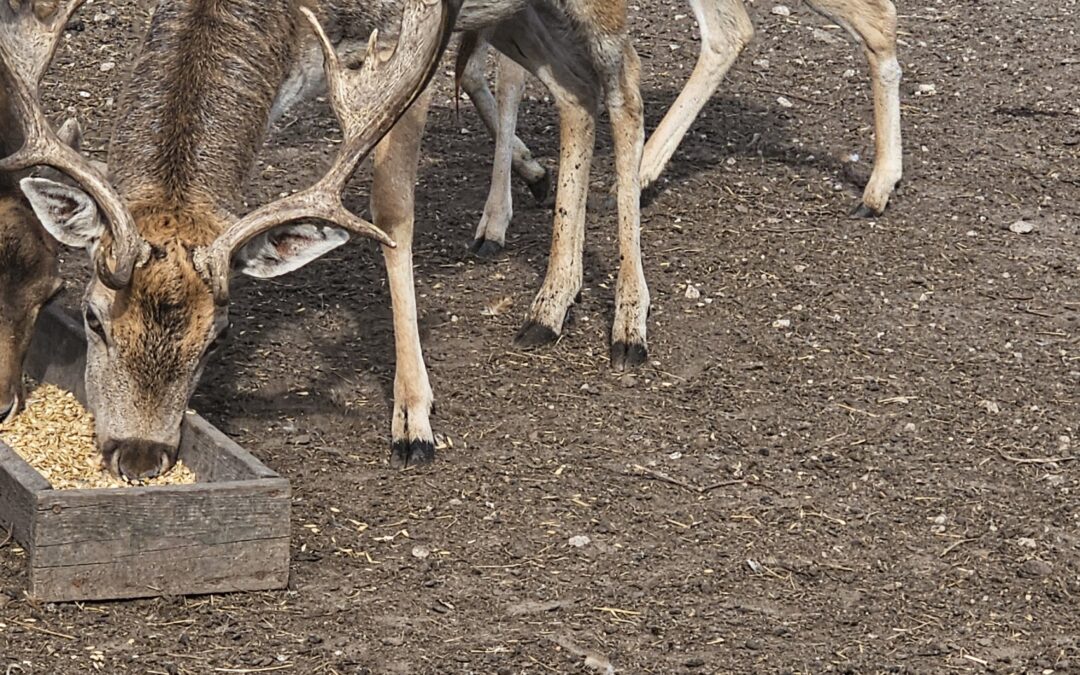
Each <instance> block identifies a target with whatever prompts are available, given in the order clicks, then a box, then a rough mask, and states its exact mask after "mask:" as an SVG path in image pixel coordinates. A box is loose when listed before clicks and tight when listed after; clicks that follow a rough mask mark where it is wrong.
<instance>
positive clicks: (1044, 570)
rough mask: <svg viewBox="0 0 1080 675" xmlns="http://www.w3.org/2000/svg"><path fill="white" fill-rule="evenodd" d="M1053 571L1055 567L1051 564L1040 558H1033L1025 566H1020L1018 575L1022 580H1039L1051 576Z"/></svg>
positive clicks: (1026, 561) (1025, 562)
mask: <svg viewBox="0 0 1080 675" xmlns="http://www.w3.org/2000/svg"><path fill="white" fill-rule="evenodd" d="M1053 571H1054V566H1053V565H1051V564H1050V563H1048V562H1046V561H1045V560H1039V559H1038V558H1032V559H1031V560H1025V561H1024V564H1023V565H1020V569H1019V570H1018V571H1017V574H1018V575H1019V576H1020V578H1021V579H1039V578H1042V577H1045V576H1049V575H1050V573H1051V572H1053Z"/></svg>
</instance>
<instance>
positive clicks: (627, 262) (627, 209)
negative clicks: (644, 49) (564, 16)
mask: <svg viewBox="0 0 1080 675" xmlns="http://www.w3.org/2000/svg"><path fill="white" fill-rule="evenodd" d="M614 75H615V76H614V77H613V78H612V81H611V82H610V83H609V84H608V86H607V88H606V89H607V107H608V115H609V116H610V117H611V126H612V138H613V140H614V142H615V173H616V181H617V186H618V203H619V277H618V281H617V282H616V286H615V322H614V325H613V326H612V330H611V367H612V368H613V369H615V370H625V369H627V368H632V367H634V366H639V365H641V364H642V363H644V362H645V360H646V359H647V358H648V348H647V346H646V340H645V323H646V320H647V319H648V316H649V288H648V286H647V285H646V283H645V270H644V268H643V266H642V262H641V180H640V174H639V169H640V168H641V156H642V146H643V145H644V143H645V126H644V125H645V122H644V117H645V116H644V109H643V106H642V102H641V90H640V88H639V82H640V77H641V62H640V60H639V59H638V55H637V52H636V51H634V48H633V46H632V45H631V44H630V42H629V41H627V42H626V44H625V46H624V47H623V52H622V58H621V59H620V68H619V69H618V71H616V72H615V74H614Z"/></svg>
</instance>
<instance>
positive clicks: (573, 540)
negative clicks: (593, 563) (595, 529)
mask: <svg viewBox="0 0 1080 675" xmlns="http://www.w3.org/2000/svg"><path fill="white" fill-rule="evenodd" d="M566 543H568V544H570V545H571V546H573V547H574V548H584V547H586V546H588V545H589V544H591V543H592V539H589V538H588V537H587V536H585V535H584V534H579V535H577V536H575V537H570V539H569V541H567V542H566Z"/></svg>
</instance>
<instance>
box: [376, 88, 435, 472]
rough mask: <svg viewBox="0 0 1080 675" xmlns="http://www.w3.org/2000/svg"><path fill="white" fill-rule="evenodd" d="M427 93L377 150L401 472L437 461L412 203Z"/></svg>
mask: <svg viewBox="0 0 1080 675" xmlns="http://www.w3.org/2000/svg"><path fill="white" fill-rule="evenodd" d="M430 100H431V95H430V94H429V93H425V94H424V95H423V96H422V97H421V98H420V99H419V100H417V101H416V103H414V104H413V105H412V107H411V108H410V109H409V111H408V112H407V113H405V115H404V117H402V118H401V120H400V121H399V122H398V123H397V125H396V126H395V127H394V128H393V129H392V130H391V131H390V133H389V134H387V135H386V138H384V139H383V140H382V141H381V142H380V143H379V145H378V146H377V147H376V148H375V170H374V178H373V182H372V187H371V212H372V216H373V217H374V220H375V224H376V225H378V226H379V227H380V228H382V229H383V230H384V231H385V232H387V233H388V234H390V236H391V237H393V238H394V241H396V242H397V248H386V247H384V248H383V257H384V258H385V260H386V273H387V276H388V277H389V279H390V298H391V301H392V303H393V308H394V353H395V357H396V362H395V369H394V414H393V421H392V432H393V444H392V446H391V455H390V464H391V466H394V467H399V468H405V467H407V466H412V465H414V464H425V463H429V462H432V461H433V460H434V459H435V437H434V435H433V434H432V431H431V419H430V418H431V408H432V405H433V403H434V396H433V394H432V391H431V384H430V382H429V381H428V374H427V368H426V367H425V366H424V355H423V353H422V351H421V348H420V330H419V327H418V325H417V317H416V290H415V286H414V284H413V260H412V239H413V221H414V215H413V205H414V191H415V188H416V173H417V162H418V160H419V156H420V141H421V139H422V138H423V132H424V124H425V122H426V119H427V109H428V104H429V103H430Z"/></svg>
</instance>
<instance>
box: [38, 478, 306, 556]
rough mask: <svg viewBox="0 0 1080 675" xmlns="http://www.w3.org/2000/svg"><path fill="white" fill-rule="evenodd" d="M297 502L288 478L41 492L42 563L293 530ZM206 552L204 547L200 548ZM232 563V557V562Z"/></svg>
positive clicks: (193, 548) (181, 550)
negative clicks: (292, 510) (292, 512)
mask: <svg viewBox="0 0 1080 675" xmlns="http://www.w3.org/2000/svg"><path fill="white" fill-rule="evenodd" d="M290 508H291V502H290V492H289V484H288V481H286V480H284V479H282V478H269V479H260V480H255V481H239V482H233V483H210V484H202V483H197V484H195V485H174V486H162V487H132V488H116V489H108V490H51V491H48V492H46V493H41V494H40V495H39V498H38V504H37V522H36V526H35V528H34V560H33V563H32V564H33V566H34V567H61V566H66V565H71V564H75V563H78V564H102V563H109V562H114V561H115V562H118V563H119V562H120V561H123V560H125V559H126V560H127V561H128V563H129V564H132V565H140V564H141V562H140V560H141V556H142V555H144V554H157V553H159V552H167V551H170V550H174V551H176V552H177V553H178V554H180V555H187V554H192V553H193V552H194V554H197V552H198V550H199V549H207V550H210V549H212V548H214V547H216V546H220V545H223V544H229V543H233V542H242V541H259V540H265V539H275V538H279V537H288V535H289V514H290ZM197 555H201V554H197ZM225 563H226V564H231V563H230V562H229V561H225Z"/></svg>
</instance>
